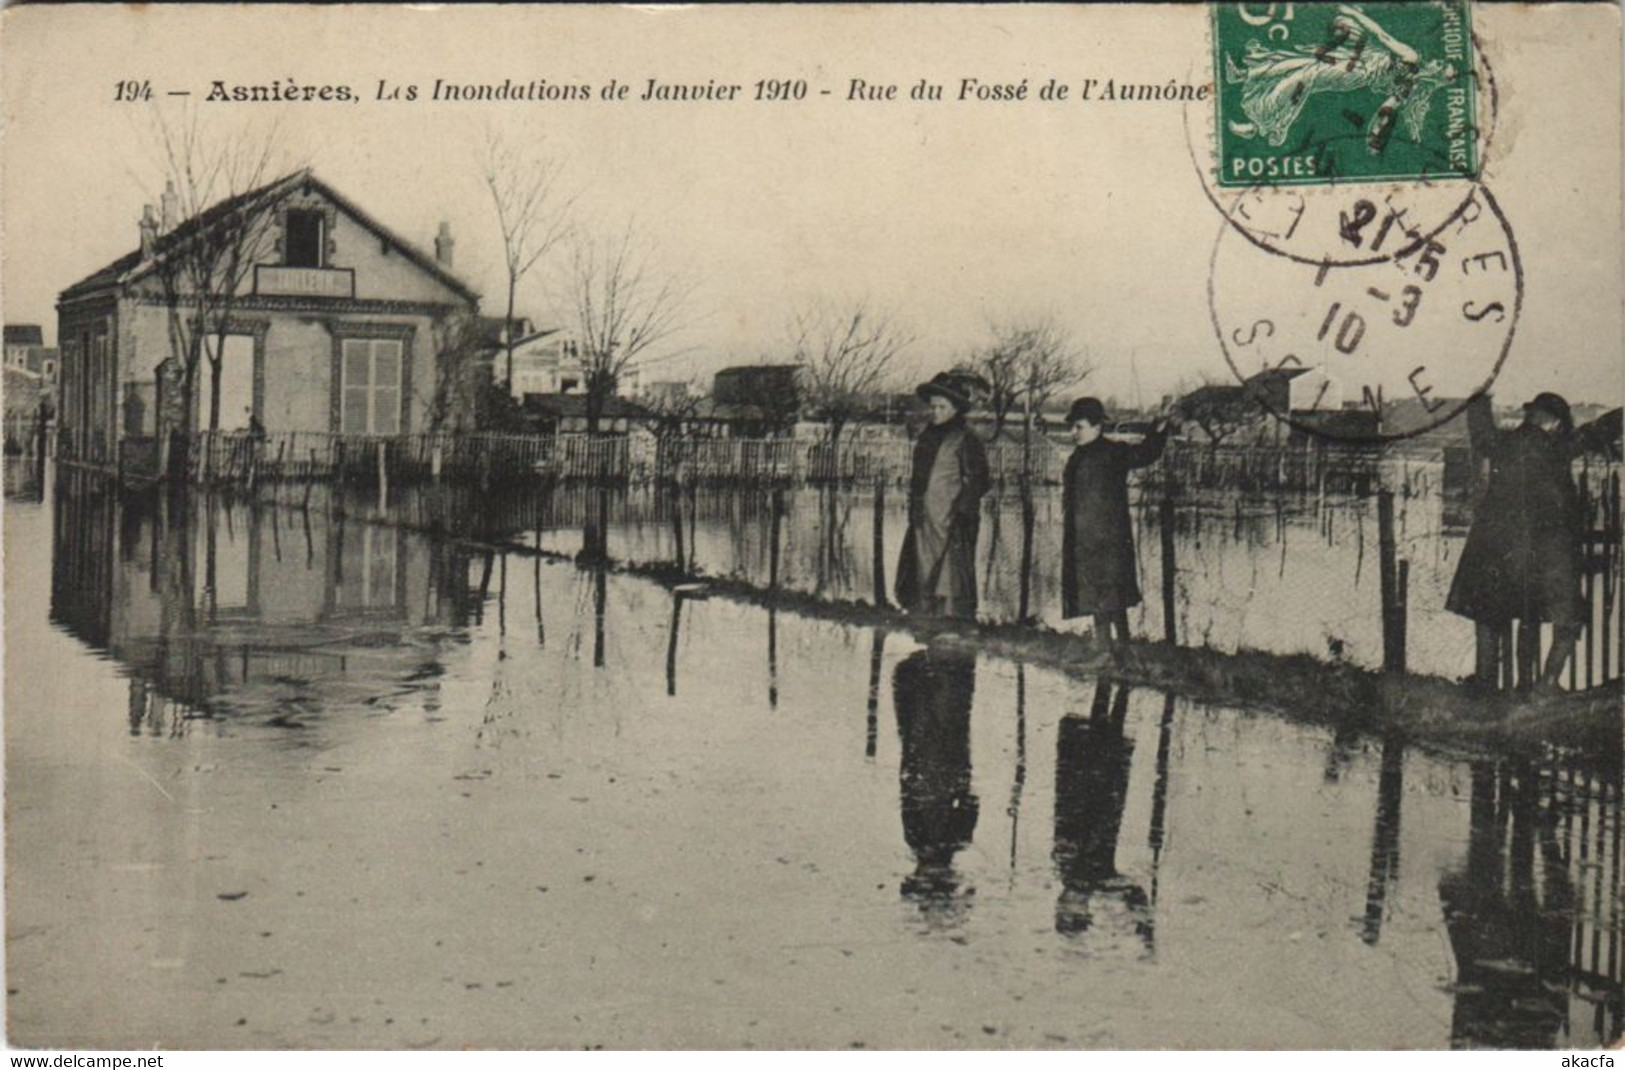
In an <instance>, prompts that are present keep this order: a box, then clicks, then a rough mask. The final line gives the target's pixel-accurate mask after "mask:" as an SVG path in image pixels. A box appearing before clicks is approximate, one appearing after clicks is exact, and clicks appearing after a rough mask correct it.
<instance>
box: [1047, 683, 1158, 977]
mask: <svg viewBox="0 0 1625 1070" xmlns="http://www.w3.org/2000/svg"><path fill="white" fill-rule="evenodd" d="M1129 693H1130V689H1129V688H1128V687H1127V686H1125V685H1123V684H1118V683H1114V682H1113V681H1111V680H1108V679H1102V680H1100V681H1098V682H1097V683H1096V684H1095V695H1094V702H1093V705H1092V707H1091V709H1090V711H1089V715H1088V716H1087V717H1080V716H1078V715H1076V714H1068V715H1067V716H1065V717H1062V718H1061V721H1060V723H1059V724H1058V725H1057V726H1056V730H1055V845H1054V848H1053V852H1052V853H1053V857H1054V859H1055V870H1056V873H1057V874H1058V875H1059V876H1060V878H1061V894H1060V898H1059V899H1057V900H1056V903H1055V931H1056V932H1058V933H1061V934H1063V935H1065V936H1074V937H1075V936H1079V935H1081V934H1083V933H1086V932H1088V931H1089V930H1090V929H1091V928H1094V927H1096V925H1097V922H1098V921H1101V920H1102V919H1107V924H1108V925H1121V926H1123V927H1125V928H1128V929H1132V931H1133V932H1134V933H1135V935H1137V936H1138V937H1139V939H1140V940H1141V941H1143V943H1144V945H1145V947H1146V948H1147V949H1148V950H1149V949H1150V947H1151V945H1152V931H1153V930H1152V925H1151V913H1150V897H1149V896H1148V895H1147V894H1146V891H1145V889H1144V888H1142V887H1141V886H1140V885H1139V884H1137V883H1135V882H1134V881H1133V880H1131V879H1130V878H1128V877H1126V876H1124V875H1123V874H1122V873H1120V872H1118V869H1117V838H1118V834H1119V832H1120V830H1121V828H1122V824H1123V807H1124V805H1125V803H1126V802H1127V800H1128V786H1129V770H1130V767H1131V766H1132V765H1133V761H1134V741H1133V740H1132V739H1130V738H1128V737H1127V736H1126V735H1124V732H1123V725H1124V721H1125V719H1126V718H1127V715H1128V700H1129Z"/></svg>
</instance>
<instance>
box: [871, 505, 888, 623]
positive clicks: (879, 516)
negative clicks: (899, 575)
mask: <svg viewBox="0 0 1625 1070" xmlns="http://www.w3.org/2000/svg"><path fill="white" fill-rule="evenodd" d="M874 554H875V605H877V606H880V607H881V608H882V609H884V608H885V607H886V605H887V602H886V477H885V476H883V475H882V476H876V477H875V518H874Z"/></svg>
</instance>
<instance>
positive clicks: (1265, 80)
mask: <svg viewBox="0 0 1625 1070" xmlns="http://www.w3.org/2000/svg"><path fill="white" fill-rule="evenodd" d="M1213 41H1214V56H1213V62H1214V65H1215V69H1214V80H1215V82H1216V85H1217V89H1218V92H1217V93H1216V94H1215V99H1216V101H1217V117H1216V119H1217V124H1218V125H1217V147H1218V167H1219V175H1218V178H1219V184H1220V185H1223V186H1261V185H1262V186H1277V185H1319V184H1326V183H1331V182H1366V181H1390V180H1405V179H1437V178H1475V177H1477V175H1478V168H1479V163H1480V161H1479V143H1478V142H1479V138H1478V134H1479V123H1478V118H1477V115H1478V113H1477V108H1476V102H1475V95H1474V82H1475V79H1474V70H1473V44H1472V32H1471V29H1470V26H1469V23H1468V3H1467V0H1437V2H1432V3H1415V2H1397V3H1368V4H1354V3H1347V4H1335V3H1326V4H1322V3H1303V4H1286V3H1220V4H1214V5H1213Z"/></svg>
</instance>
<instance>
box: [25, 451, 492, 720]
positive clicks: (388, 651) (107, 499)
mask: <svg viewBox="0 0 1625 1070" xmlns="http://www.w3.org/2000/svg"><path fill="white" fill-rule="evenodd" d="M53 525H54V530H53V540H54V546H53V548H52V554H51V611H50V612H51V620H52V621H53V622H54V623H57V624H59V625H60V626H62V627H63V628H65V629H66V630H67V631H69V632H70V633H71V634H73V635H75V636H76V637H78V638H79V639H80V640H82V641H83V642H84V643H86V644H87V645H88V646H90V647H92V648H93V649H96V650H100V651H104V652H106V653H107V654H109V655H111V656H112V657H114V658H116V659H117V660H118V661H119V662H120V663H121V664H122V665H123V666H124V667H125V669H126V671H127V673H128V676H129V679H130V697H129V706H128V716H129V721H130V729H131V731H132V732H139V731H143V730H145V731H147V732H150V733H153V734H160V733H163V732H166V731H168V732H171V733H174V732H177V731H179V730H180V728H181V726H182V725H183V724H184V723H185V722H186V721H188V720H194V719H198V718H208V717H212V716H214V715H216V714H218V713H220V712H222V711H223V710H224V709H226V708H228V707H229V708H232V709H241V710H256V711H259V712H262V713H264V714H266V715H267V716H268V718H269V719H268V721H267V723H269V724H272V725H275V726H279V727H289V728H299V727H304V726H305V725H306V724H307V721H308V718H309V717H311V716H314V715H317V714H319V713H320V712H321V710H322V709H323V707H324V706H326V705H328V704H330V703H333V702H358V703H361V704H364V705H373V706H379V705H384V704H387V703H389V702H390V700H391V698H392V697H394V696H396V695H399V694H404V693H413V694H418V695H421V694H423V693H425V692H429V691H432V690H433V689H434V688H435V686H436V685H435V682H436V681H437V679H438V678H439V676H440V675H441V673H442V668H441V665H440V657H439V651H438V644H439V642H441V641H442V639H441V637H444V636H448V635H451V634H453V633H455V632H456V631H457V630H459V629H461V628H463V627H464V626H465V625H466V624H467V623H468V622H469V619H470V617H471V616H472V615H473V614H474V613H475V612H476V610H477V609H478V607H479V606H480V605H481V601H480V599H479V597H478V595H477V594H475V593H474V592H473V591H472V590H471V588H470V586H469V583H468V577H469V572H470V564H471V562H472V560H473V555H472V553H471V552H469V551H466V550H460V549H458V548H456V547H455V546H454V545H451V544H447V543H439V542H433V541H430V540H427V539H424V538H421V537H417V536H413V535H411V534H409V533H408V532H406V531H404V530H402V529H401V528H399V527H396V526H393V525H390V524H384V523H375V522H366V521H362V520H357V519H351V518H348V517H347V516H346V515H345V514H342V513H339V514H336V515H328V514H326V513H321V512H318V513H314V514H313V513H312V512H310V511H309V510H305V511H303V512H300V513H292V512H290V511H288V510H285V509H280V508H277V507H275V506H270V505H263V504H260V503H258V502H254V501H239V500H235V499H232V498H230V497H226V496H214V495H190V494H179V495H169V494H162V493H156V492H148V493H133V492H129V491H121V490H120V489H119V488H117V486H116V485H115V484H113V483H111V482H109V481H106V480H103V479H99V478H95V477H92V476H89V475H85V474H81V473H74V472H67V473H64V474H63V475H62V477H61V482H60V486H59V493H58V495H57V498H56V502H55V511H54V516H53ZM489 569H490V564H489V561H488V560H487V561H486V562H485V573H484V575H485V576H487V577H488V576H489ZM362 666H364V667H362ZM358 668H360V672H359V673H358V672H357V669H358Z"/></svg>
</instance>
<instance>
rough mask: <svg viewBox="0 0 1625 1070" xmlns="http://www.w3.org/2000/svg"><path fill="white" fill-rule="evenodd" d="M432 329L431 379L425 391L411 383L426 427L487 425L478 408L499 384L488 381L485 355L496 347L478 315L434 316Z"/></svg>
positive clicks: (444, 428) (447, 428)
mask: <svg viewBox="0 0 1625 1070" xmlns="http://www.w3.org/2000/svg"><path fill="white" fill-rule="evenodd" d="M431 330H432V332H433V335H432V337H433V341H434V380H433V382H432V383H431V384H429V389H428V391H427V392H425V391H423V390H421V388H418V387H416V386H414V391H415V392H417V393H419V394H420V398H421V400H422V401H423V402H424V412H425V414H426V423H427V426H428V429H429V430H430V431H461V430H465V429H474V428H484V427H487V426H489V425H488V424H487V423H485V422H482V420H481V416H482V415H487V414H484V413H482V411H481V410H482V409H484V408H486V407H488V403H489V400H490V398H489V395H490V394H491V392H492V391H496V390H498V387H497V386H496V385H495V384H494V383H493V382H492V381H491V373H490V369H489V366H488V365H487V364H486V362H485V359H484V358H488V357H489V356H491V355H492V350H493V349H494V348H495V347H493V346H492V345H491V340H490V338H489V336H488V335H487V334H486V333H485V331H484V330H483V329H482V328H481V326H480V319H479V316H478V315H477V314H475V313H472V312H459V313H454V314H452V315H449V316H444V317H441V318H438V319H436V320H435V321H434V323H433V326H432V328H431ZM425 393H426V395H427V396H422V395H424V394H425ZM503 393H504V394H505V393H506V392H505V391H504V392H503Z"/></svg>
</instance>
